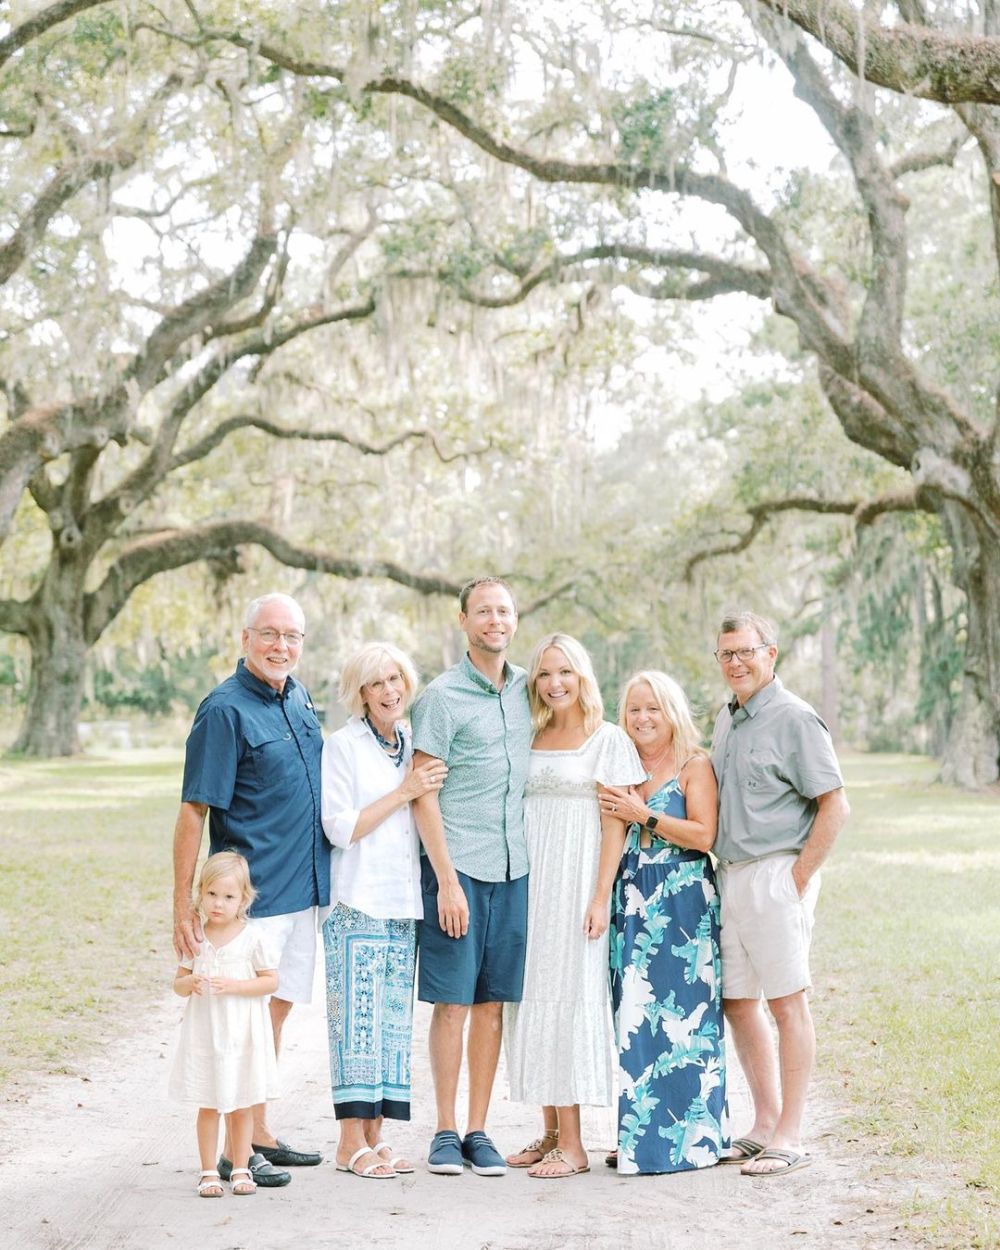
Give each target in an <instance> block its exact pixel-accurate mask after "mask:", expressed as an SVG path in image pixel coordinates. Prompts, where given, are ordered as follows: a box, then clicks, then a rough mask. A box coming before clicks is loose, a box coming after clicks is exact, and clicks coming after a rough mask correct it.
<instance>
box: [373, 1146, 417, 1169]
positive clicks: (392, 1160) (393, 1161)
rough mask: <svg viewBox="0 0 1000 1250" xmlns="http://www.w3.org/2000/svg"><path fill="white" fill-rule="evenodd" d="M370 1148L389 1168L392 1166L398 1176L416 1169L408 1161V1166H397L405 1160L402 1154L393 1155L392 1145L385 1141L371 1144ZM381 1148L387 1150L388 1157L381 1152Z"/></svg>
mask: <svg viewBox="0 0 1000 1250" xmlns="http://www.w3.org/2000/svg"><path fill="white" fill-rule="evenodd" d="M372 1150H374V1151H375V1153H376V1154H377V1155H378V1157H379V1158H380V1159H381V1160H382V1162H383V1163H388V1165H389V1166H390V1167H391V1168H393V1169H394V1170H395V1171H396V1172H398V1173H399V1175H400V1176H408V1175H409V1174H410V1173H411V1172H415V1171H416V1168H415V1167H414V1166H413V1164H412V1163H410V1164H409V1166H408V1167H405V1168H401V1167H400V1166H399V1165H400V1164H401V1163H406V1162H407V1160H406V1159H405V1158H404V1156H403V1155H395V1156H393V1153H392V1147H391V1146H390V1145H389V1143H388V1142H387V1141H380V1142H377V1143H376V1144H375V1145H374V1146H372ZM383 1150H388V1152H389V1158H388V1159H387V1158H386V1157H385V1155H384V1154H383V1153H382V1151H383Z"/></svg>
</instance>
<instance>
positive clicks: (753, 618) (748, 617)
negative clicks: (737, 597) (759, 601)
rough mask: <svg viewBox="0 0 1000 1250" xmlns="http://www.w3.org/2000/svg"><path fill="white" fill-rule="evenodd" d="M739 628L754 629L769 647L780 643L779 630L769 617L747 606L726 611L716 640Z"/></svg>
mask: <svg viewBox="0 0 1000 1250" xmlns="http://www.w3.org/2000/svg"><path fill="white" fill-rule="evenodd" d="M738 629H752V630H754V631H755V632H756V634H757V637H758V638H759V639H760V640H761V642H762V643H764V644H766V645H767V646H769V647H776V646H777V645H778V631H777V629H776V628H775V627H774V625H772V623H771V622H770V621H769V620H768V619H767V617H766V616H760V615H758V613H756V612H750V611H748V610H747V609H745V608H744V609H742V610H741V611H739V612H727V613H726V615H725V616H724V617H723V618H722V623H721V624H720V625H719V633H718V635H717V637H716V641H718V639H719V638H721V637H722V635H723V634H734V633H736V631H737V630H738Z"/></svg>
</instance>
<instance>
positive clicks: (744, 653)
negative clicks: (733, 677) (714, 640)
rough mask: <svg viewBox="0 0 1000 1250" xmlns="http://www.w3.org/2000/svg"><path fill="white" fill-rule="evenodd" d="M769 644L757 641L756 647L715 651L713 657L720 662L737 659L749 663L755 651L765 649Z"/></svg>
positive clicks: (726, 662) (725, 662)
mask: <svg viewBox="0 0 1000 1250" xmlns="http://www.w3.org/2000/svg"><path fill="white" fill-rule="evenodd" d="M770 645H771V644H770V643H769V642H762V643H759V644H758V645H757V646H756V647H740V648H739V650H738V651H716V652H715V653H714V654H715V658H716V659H717V660H718V661H719V663H720V664H728V663H729V662H730V660H739V662H740V663H741V664H749V663H750V661H751V660H752V659H753V657H754V654H755V653H756V652H757V651H766V650H767V649H768V647H769V646H770Z"/></svg>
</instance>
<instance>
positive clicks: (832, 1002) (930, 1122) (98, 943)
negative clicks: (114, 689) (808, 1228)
mask: <svg viewBox="0 0 1000 1250" xmlns="http://www.w3.org/2000/svg"><path fill="white" fill-rule="evenodd" d="M180 771H181V760H180V757H179V755H176V754H170V755H168V754H166V753H156V752H147V753H144V754H142V753H138V752H132V753H126V754H122V755H121V756H119V757H117V758H103V759H102V758H96V759H85V760H73V761H53V762H38V761H16V762H14V761H6V762H2V763H0V813H2V814H0V842H2V846H3V849H4V863H3V872H2V874H0V951H3V964H2V966H0V992H2V995H3V1001H4V1008H5V1009H4V1011H3V1012H2V1013H0V1089H2V1090H4V1092H5V1093H7V1094H8V1095H9V1094H10V1093H11V1092H12V1086H13V1085H14V1084H16V1083H19V1081H20V1079H21V1078H25V1077H28V1076H29V1075H30V1074H31V1073H36V1072H73V1071H75V1063H76V1061H77V1059H78V1058H82V1057H83V1056H85V1055H86V1054H87V1053H88V1052H92V1051H93V1050H94V1049H95V1048H96V1047H98V1046H99V1045H100V1044H101V1042H102V1041H104V1040H106V1039H108V1038H110V1037H113V1036H115V1035H116V1034H117V1033H118V1031H119V1030H121V1029H123V1028H125V1029H127V1028H131V1027H133V1026H134V1024H135V1022H136V1021H137V1020H138V1019H139V1018H140V1016H141V1013H142V1010H143V1008H144V1006H145V1005H146V1004H147V1003H148V1002H150V1001H151V1000H153V999H154V998H156V997H159V996H160V995H162V994H164V993H165V992H166V991H167V989H168V987H169V984H170V979H171V976H172V972H173V968H174V966H175V965H174V957H173V952H172V951H171V948H170V924H171V922H170V900H171V866H170V865H171V858H170V847H171V834H172V830H173V824H174V818H175V815H176V811H177V802H178V796H179V792H180ZM845 771H846V775H847V781H848V789H849V794H850V799H851V806H852V810H853V815H852V818H851V821H850V824H849V826H848V828H847V830H846V831H845V832H844V834H843V835H842V837H841V840H840V843H839V845H838V847H837V850H836V852H835V854H834V857H833V859H832V860H831V862H830V863H829V864H828V866H827V868H826V869H825V871H824V887H823V894H822V897H821V900H820V911H819V923H818V925H817V930H816V943H815V951H814V976H815V982H816V985H815V993H814V998H813V1007H814V1012H815V1015H816V1019H817V1027H818V1032H819V1063H818V1068H819V1075H820V1079H821V1080H823V1081H825V1082H826V1083H827V1084H828V1085H831V1086H833V1087H834V1088H833V1091H832V1092H833V1094H834V1096H835V1098H836V1100H837V1102H838V1103H840V1104H842V1105H843V1104H846V1105H847V1107H848V1113H847V1118H846V1121H845V1125H844V1131H845V1132H846V1133H847V1134H848V1135H849V1136H850V1137H851V1138H856V1139H858V1140H859V1142H860V1143H861V1146H862V1148H863V1149H864V1150H866V1151H867V1152H869V1153H872V1154H875V1155H878V1156H880V1158H881V1159H884V1163H885V1166H886V1168H887V1169H889V1168H891V1169H894V1170H906V1169H907V1168H909V1167H911V1166H914V1165H919V1168H920V1171H921V1172H922V1173H923V1174H924V1175H929V1176H930V1177H931V1178H932V1180H933V1181H934V1185H933V1187H932V1188H929V1190H928V1197H927V1199H926V1200H925V1201H918V1202H917V1203H916V1204H915V1206H914V1210H913V1211H912V1212H911V1213H910V1223H911V1227H912V1228H913V1229H915V1230H917V1231H919V1232H921V1233H922V1234H923V1235H924V1236H925V1237H926V1239H927V1241H928V1243H929V1244H933V1245H937V1246H941V1247H945V1246H958V1245H961V1246H971V1247H986V1246H991V1245H995V1244H997V1211H998V1209H1000V1141H998V1124H1000V1077H998V1065H997V1062H996V1057H995V1056H996V1040H995V1039H996V1036H997V1031H998V1026H1000V1007H998V993H997V989H998V974H997V966H996V965H997V956H998V952H1000V907H998V900H1000V798H998V796H996V795H968V794H963V793H961V792H959V791H955V790H952V789H949V788H947V787H943V786H939V785H936V784H934V783H933V777H934V773H935V766H934V764H933V763H932V762H931V761H928V760H924V759H920V758H916V757H908V756H889V755H879V756H852V757H848V758H847V759H846V761H845ZM938 1182H940V1184H939V1183H938ZM940 1190H943V1191H944V1193H945V1195H946V1196H945V1198H944V1199H943V1200H942V1199H941V1198H940V1197H939V1196H938V1193H939V1191H940Z"/></svg>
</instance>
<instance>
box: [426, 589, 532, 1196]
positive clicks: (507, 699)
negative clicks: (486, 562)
mask: <svg viewBox="0 0 1000 1250" xmlns="http://www.w3.org/2000/svg"><path fill="white" fill-rule="evenodd" d="M459 605H460V611H459V616H458V623H459V625H460V626H461V628H462V630H463V631H464V632H465V635H466V637H467V639H468V641H469V650H468V652H467V654H466V655H465V658H464V659H463V660H462V661H461V662H460V663H459V664H456V665H455V667H454V668H451V669H449V670H448V671H447V672H445V673H442V674H441V676H440V677H437V678H436V679H435V680H434V681H432V682H431V683H430V685H429V686H428V687H427V689H426V690H425V691H424V693H423V694H422V695H421V696H420V698H419V699H418V700H417V701H416V703H415V704H414V705H413V713H412V719H413V748H414V755H413V764H414V767H415V768H419V767H420V765H421V764H422V763H424V762H426V761H427V760H428V759H439V760H443V761H444V762H445V763H446V764H447V765H448V777H447V780H446V781H445V783H444V786H443V787H442V789H441V790H440V792H434V793H433V794H431V793H428V794H425V795H423V796H422V797H421V798H419V799H416V800H415V801H414V804H413V811H414V816H415V817H416V821H417V828H418V829H419V831H420V837H421V840H422V842H423V846H424V850H425V852H426V855H425V857H424V858H423V861H422V873H421V875H422V886H423V903H424V918H423V920H422V921H421V924H420V930H419V935H420V936H419V948H420V972H419V985H418V993H419V997H420V999H421V1001H422V1002H430V1003H433V1004H434V1015H433V1017H432V1021H431V1031H430V1043H429V1045H430V1055H431V1071H432V1072H433V1074H434V1090H435V1094H436V1097H437V1116H438V1123H437V1132H436V1133H435V1135H434V1140H433V1141H432V1142H431V1148H430V1151H429V1153H428V1157H427V1166H428V1168H429V1170H430V1171H431V1172H438V1173H444V1174H448V1173H452V1174H457V1173H459V1172H461V1171H462V1170H463V1167H464V1166H465V1164H466V1163H467V1164H469V1165H470V1166H471V1167H472V1170H473V1171H474V1172H475V1173H477V1174H478V1175H480V1176H502V1175H503V1173H504V1172H505V1171H506V1164H505V1162H504V1159H503V1156H502V1155H501V1154H500V1153H499V1151H498V1150H497V1149H496V1147H495V1146H494V1145H493V1143H492V1142H491V1141H490V1139H489V1138H488V1137H487V1136H486V1132H485V1125H486V1112H487V1110H488V1108H489V1103H490V1094H491V1093H492V1090H493V1078H494V1076H495V1075H496V1067H497V1060H498V1059H499V1056H500V1035H501V1028H502V1015H501V1013H502V1008H503V1004H504V1003H505V1002H519V1001H520V998H521V986H522V980H523V976H524V950H525V937H526V930H527V916H528V913H527V906H528V877H527V873H528V854H527V848H526V846H525V841H524V827H523V811H522V808H523V803H524V784H525V781H526V780H527V776H528V761H529V758H530V754H531V737H532V733H531V713H530V710H529V707H528V691H527V682H526V679H525V672H524V669H523V668H516V667H514V666H513V665H512V664H509V663H508V662H507V659H506V656H507V648H508V647H509V646H510V644H511V641H512V640H513V637H514V633H515V631H516V629H517V607H516V606H515V604H514V598H513V595H512V594H511V591H510V588H509V587H508V586H507V585H506V583H504V582H503V581H501V580H500V578H498V577H481V578H477V579H476V580H475V581H473V582H470V583H469V584H468V585H467V586H465V587H463V589H462V592H461V595H460V597H459ZM470 1016H471V1023H470V1025H469V1048H468V1056H469V1116H468V1122H467V1125H466V1135H465V1137H464V1138H460V1137H459V1135H458V1131H457V1127H456V1113H455V1099H456V1094H457V1091H458V1076H459V1071H460V1069H461V1066H462V1041H463V1032H464V1028H465V1022H466V1018H467V1017H470Z"/></svg>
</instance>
